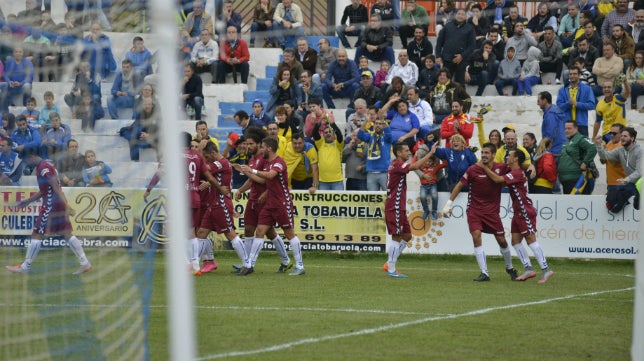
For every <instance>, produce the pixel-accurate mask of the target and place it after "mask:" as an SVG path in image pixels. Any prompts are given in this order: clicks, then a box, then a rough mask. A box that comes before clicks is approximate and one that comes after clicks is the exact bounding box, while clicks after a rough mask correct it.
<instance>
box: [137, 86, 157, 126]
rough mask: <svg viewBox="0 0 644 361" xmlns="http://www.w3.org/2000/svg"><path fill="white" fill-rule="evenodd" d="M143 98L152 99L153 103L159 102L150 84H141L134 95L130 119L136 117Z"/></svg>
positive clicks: (141, 106)
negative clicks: (137, 92) (132, 112)
mask: <svg viewBox="0 0 644 361" xmlns="http://www.w3.org/2000/svg"><path fill="white" fill-rule="evenodd" d="M145 99H150V100H152V102H153V103H154V104H155V105H158V104H159V100H158V99H157V97H156V94H155V92H154V87H153V86H152V84H147V83H146V84H143V85H142V86H141V90H140V91H139V94H137V95H136V96H135V97H134V114H132V119H136V117H137V114H138V113H140V112H141V110H142V109H143V101H144V100H145Z"/></svg>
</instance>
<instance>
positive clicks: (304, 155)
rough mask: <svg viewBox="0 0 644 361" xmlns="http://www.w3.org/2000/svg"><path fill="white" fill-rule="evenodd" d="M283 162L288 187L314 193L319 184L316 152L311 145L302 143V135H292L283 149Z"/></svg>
mask: <svg viewBox="0 0 644 361" xmlns="http://www.w3.org/2000/svg"><path fill="white" fill-rule="evenodd" d="M284 161H285V162H286V168H287V169H288V180H289V183H290V184H289V187H290V188H291V189H299V190H308V191H309V193H315V191H316V190H317V189H318V184H319V167H318V152H317V150H316V149H315V146H314V145H313V144H311V143H308V142H305V141H304V135H303V134H301V133H297V134H293V138H292V139H291V141H290V142H288V143H287V144H286V149H284Z"/></svg>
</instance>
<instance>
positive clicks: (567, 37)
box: [557, 3, 580, 49]
mask: <svg viewBox="0 0 644 361" xmlns="http://www.w3.org/2000/svg"><path fill="white" fill-rule="evenodd" d="M579 25H580V22H579V5H577V4H575V3H570V4H568V13H567V14H566V15H564V16H563V17H562V18H561V23H560V24H559V30H557V34H558V35H559V41H560V42H561V45H562V46H563V48H564V49H565V48H569V47H571V46H572V44H573V42H574V40H575V34H576V33H577V29H579Z"/></svg>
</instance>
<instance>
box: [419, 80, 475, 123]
mask: <svg viewBox="0 0 644 361" xmlns="http://www.w3.org/2000/svg"><path fill="white" fill-rule="evenodd" d="M437 80H438V82H437V83H436V86H434V88H432V90H431V91H430V92H429V94H428V95H427V101H428V103H429V105H431V107H432V110H433V111H434V122H435V123H436V124H441V123H442V122H443V119H445V117H447V116H449V115H450V114H452V102H453V101H454V100H457V99H458V100H460V101H461V104H462V106H463V112H465V113H467V112H469V111H470V107H471V106H472V99H471V97H470V95H469V94H467V91H466V90H465V88H464V87H463V86H461V85H460V84H459V83H455V82H452V81H451V80H450V72H449V70H447V69H441V70H439V71H438V77H437Z"/></svg>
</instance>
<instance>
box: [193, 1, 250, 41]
mask: <svg viewBox="0 0 644 361" xmlns="http://www.w3.org/2000/svg"><path fill="white" fill-rule="evenodd" d="M242 21H243V19H242V16H241V14H239V13H238V12H236V11H234V10H233V0H224V6H223V9H222V11H221V13H220V14H219V16H217V22H216V26H215V33H216V34H217V35H218V36H219V37H220V38H223V37H224V32H226V31H227V29H228V27H229V26H234V27H235V29H237V33H238V34H241V30H242ZM202 30H203V29H202Z"/></svg>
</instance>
